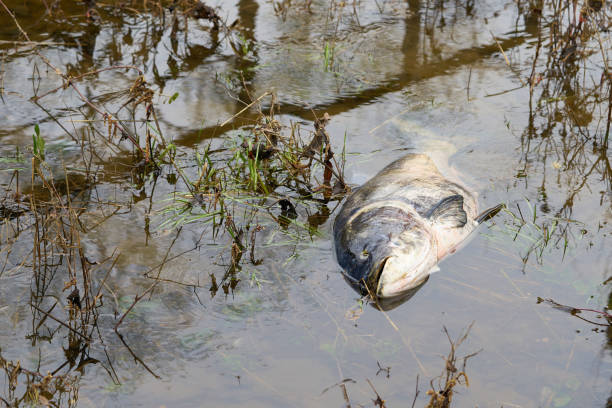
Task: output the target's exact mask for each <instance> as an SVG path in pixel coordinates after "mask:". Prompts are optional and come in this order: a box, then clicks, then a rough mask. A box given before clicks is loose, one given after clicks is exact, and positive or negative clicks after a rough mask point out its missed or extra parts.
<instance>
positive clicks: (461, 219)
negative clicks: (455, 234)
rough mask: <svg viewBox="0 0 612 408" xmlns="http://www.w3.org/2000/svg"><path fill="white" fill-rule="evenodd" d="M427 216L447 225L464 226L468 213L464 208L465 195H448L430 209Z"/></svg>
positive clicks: (453, 226) (433, 220)
mask: <svg viewBox="0 0 612 408" xmlns="http://www.w3.org/2000/svg"><path fill="white" fill-rule="evenodd" d="M427 217H428V218H429V219H431V221H432V222H438V223H441V224H442V225H443V226H445V227H452V228H460V227H463V226H464V225H465V224H466V223H467V214H466V213H465V210H464V209H463V196H461V195H459V194H455V195H452V196H449V197H446V198H445V199H443V200H442V201H440V202H439V203H438V204H436V205H435V206H434V207H433V208H432V209H431V210H429V212H428V213H427Z"/></svg>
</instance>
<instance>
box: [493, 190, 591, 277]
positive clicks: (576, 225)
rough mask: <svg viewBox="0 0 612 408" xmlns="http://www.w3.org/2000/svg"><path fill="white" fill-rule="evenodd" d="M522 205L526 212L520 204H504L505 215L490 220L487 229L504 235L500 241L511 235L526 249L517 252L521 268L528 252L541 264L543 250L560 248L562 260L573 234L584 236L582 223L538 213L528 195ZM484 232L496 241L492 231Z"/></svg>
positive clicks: (524, 264) (571, 245)
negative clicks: (490, 232) (500, 220)
mask: <svg viewBox="0 0 612 408" xmlns="http://www.w3.org/2000/svg"><path fill="white" fill-rule="evenodd" d="M523 204H524V205H525V207H527V209H528V212H527V213H526V214H523V210H522V209H521V205H520V204H519V203H516V205H515V206H512V207H510V206H509V205H506V206H505V207H504V209H503V211H502V214H503V215H505V216H506V217H505V219H504V221H503V223H493V224H492V225H491V227H490V230H492V231H497V232H500V233H502V234H503V236H504V237H505V238H502V240H501V241H500V242H504V241H505V240H506V239H508V238H510V239H511V240H512V241H513V242H515V243H517V244H518V245H519V246H520V249H522V250H524V251H525V252H524V254H522V255H520V258H521V260H522V262H523V269H524V268H525V267H526V265H527V263H528V261H529V259H530V257H531V255H534V256H535V259H536V262H537V264H539V265H543V259H544V251H545V250H548V251H553V250H561V251H562V256H561V261H563V260H564V259H565V257H566V254H567V251H568V249H570V248H571V247H573V246H575V241H576V239H575V237H576V236H577V235H578V236H580V237H581V236H582V235H584V233H583V231H585V229H584V227H585V224H583V223H581V222H579V221H576V220H572V219H568V218H564V217H558V216H555V215H550V214H538V211H537V206H536V205H534V204H532V203H531V201H530V200H529V199H527V198H525V199H524V202H523ZM515 208H516V209H515ZM484 235H485V236H486V237H487V238H488V239H489V240H496V238H495V236H493V235H491V234H484Z"/></svg>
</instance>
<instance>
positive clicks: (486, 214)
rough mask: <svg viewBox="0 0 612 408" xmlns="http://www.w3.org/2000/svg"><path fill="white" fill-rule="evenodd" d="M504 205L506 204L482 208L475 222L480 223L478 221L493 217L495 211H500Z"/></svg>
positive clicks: (495, 213)
mask: <svg viewBox="0 0 612 408" xmlns="http://www.w3.org/2000/svg"><path fill="white" fill-rule="evenodd" d="M505 207H506V204H498V205H496V206H495V207H491V208H489V209H487V210H484V211H483V212H481V213H480V214H479V215H478V217H476V222H477V223H479V224H480V223H483V222H485V221H488V220H490V219H491V218H493V217H495V216H496V215H497V213H498V212H500V211H501V210H502V209H503V208H505Z"/></svg>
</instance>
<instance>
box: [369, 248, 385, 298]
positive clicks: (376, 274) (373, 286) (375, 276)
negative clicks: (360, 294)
mask: <svg viewBox="0 0 612 408" xmlns="http://www.w3.org/2000/svg"><path fill="white" fill-rule="evenodd" d="M389 258H391V257H390V256H388V257H386V258H384V259H383V260H382V261H380V262H379V263H378V265H376V267H375V268H373V269H372V271H371V272H370V274H369V275H368V276H367V278H366V280H365V281H364V283H365V288H364V289H365V290H366V291H367V292H368V293H369V294H370V295H371V296H378V285H379V283H380V277H381V275H382V272H383V270H384V269H385V264H386V263H387V261H388V260H389Z"/></svg>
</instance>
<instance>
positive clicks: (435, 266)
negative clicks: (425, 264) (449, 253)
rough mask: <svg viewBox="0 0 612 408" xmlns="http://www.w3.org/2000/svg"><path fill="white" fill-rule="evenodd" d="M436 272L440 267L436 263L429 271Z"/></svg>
mask: <svg viewBox="0 0 612 408" xmlns="http://www.w3.org/2000/svg"><path fill="white" fill-rule="evenodd" d="M436 272H440V267H439V266H438V265H434V267H433V268H431V270H430V271H429V273H430V274H431V273H436Z"/></svg>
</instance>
